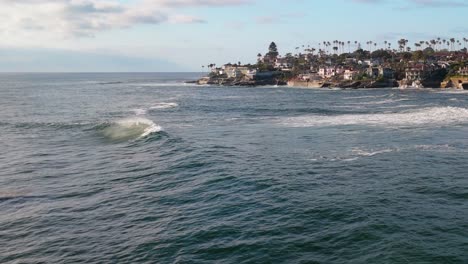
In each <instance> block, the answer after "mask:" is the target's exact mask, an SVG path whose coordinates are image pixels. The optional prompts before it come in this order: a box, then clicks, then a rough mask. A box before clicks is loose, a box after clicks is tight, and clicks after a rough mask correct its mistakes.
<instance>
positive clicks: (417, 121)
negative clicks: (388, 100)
mask: <svg viewBox="0 0 468 264" xmlns="http://www.w3.org/2000/svg"><path fill="white" fill-rule="evenodd" d="M458 123H468V109H466V108H460V107H430V108H422V109H418V110H413V111H404V112H399V113H378V114H345V115H337V116H323V115H307V116H299V117H290V118H286V119H282V120H281V121H280V124H281V125H285V126H289V127H324V126H346V125H368V126H394V127H406V126H410V127H411V126H426V125H429V126H430V125H448V124H458Z"/></svg>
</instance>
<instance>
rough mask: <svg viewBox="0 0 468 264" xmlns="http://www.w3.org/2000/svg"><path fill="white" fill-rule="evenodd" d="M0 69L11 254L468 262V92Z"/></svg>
mask: <svg viewBox="0 0 468 264" xmlns="http://www.w3.org/2000/svg"><path fill="white" fill-rule="evenodd" d="M195 77H196V75H193V74H192V75H190V74H1V75H0V106H1V108H0V110H1V111H0V129H1V135H0V149H1V151H0V245H1V246H0V263H40V262H42V263H75V262H81V263H130V262H141V263H213V262H215V263H468V253H467V252H468V233H467V232H468V231H467V230H468V104H467V103H468V94H467V93H465V92H456V91H437V90H424V91H421V90H419V91H417V90H416V91H415V90H413V91H411V90H404V91H403V90H395V89H382V90H352V91H351V90H306V89H289V88H277V87H267V88H220V87H194V86H190V85H184V84H182V83H181V82H182V81H183V80H186V79H192V78H195Z"/></svg>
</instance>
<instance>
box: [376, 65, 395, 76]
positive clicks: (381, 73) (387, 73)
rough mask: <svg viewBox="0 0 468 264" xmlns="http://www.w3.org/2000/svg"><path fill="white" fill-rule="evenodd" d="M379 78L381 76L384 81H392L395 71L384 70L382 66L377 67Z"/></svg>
mask: <svg viewBox="0 0 468 264" xmlns="http://www.w3.org/2000/svg"><path fill="white" fill-rule="evenodd" d="M378 69H379V76H382V77H383V78H385V79H393V77H394V76H395V71H394V70H393V69H390V68H385V67H382V66H379V68H378Z"/></svg>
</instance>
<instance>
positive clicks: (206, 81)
mask: <svg viewBox="0 0 468 264" xmlns="http://www.w3.org/2000/svg"><path fill="white" fill-rule="evenodd" d="M186 83H188V84H197V85H216V86H226V87H234V86H247V87H255V86H271V85H277V86H288V87H297V88H332V87H333V88H349V89H362V88H388V87H398V82H397V81H396V80H384V81H375V80H362V81H324V82H308V81H301V80H290V81H288V82H286V81H284V80H281V79H279V78H268V79H247V78H212V77H203V78H201V79H199V80H195V81H188V82H186Z"/></svg>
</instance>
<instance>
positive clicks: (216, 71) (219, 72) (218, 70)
mask: <svg viewBox="0 0 468 264" xmlns="http://www.w3.org/2000/svg"><path fill="white" fill-rule="evenodd" d="M211 72H212V73H214V74H216V75H223V74H225V71H224V69H223V68H212V69H211Z"/></svg>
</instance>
